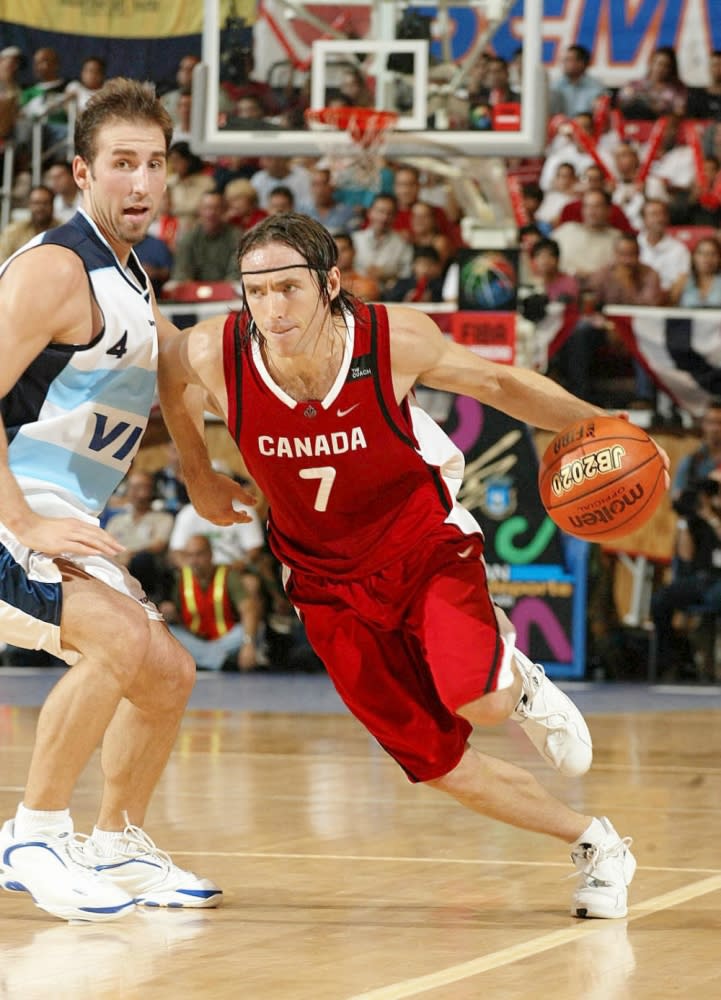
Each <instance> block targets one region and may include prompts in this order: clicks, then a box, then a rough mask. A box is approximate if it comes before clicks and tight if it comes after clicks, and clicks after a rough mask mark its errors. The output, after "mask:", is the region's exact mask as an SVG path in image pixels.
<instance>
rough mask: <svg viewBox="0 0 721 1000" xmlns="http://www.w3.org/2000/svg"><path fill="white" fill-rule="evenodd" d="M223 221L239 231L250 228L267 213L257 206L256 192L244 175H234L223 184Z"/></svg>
mask: <svg viewBox="0 0 721 1000" xmlns="http://www.w3.org/2000/svg"><path fill="white" fill-rule="evenodd" d="M225 203H226V205H227V210H226V213H225V221H226V222H227V223H229V224H230V225H231V226H235V227H236V229H239V230H240V231H241V232H246V230H248V229H252V228H253V226H255V225H256V224H257V223H258V222H260V221H261V220H262V219H265V218H266V216H267V215H268V213H267V212H266V211H265V210H264V209H262V208H260V207H259V206H258V192H257V191H256V190H255V188H254V187H253V185H252V184H251V183H250V181H249V180H248V179H247V178H246V177H236V178H235V179H234V180H232V181H229V182H228V183H227V184H226V186H225Z"/></svg>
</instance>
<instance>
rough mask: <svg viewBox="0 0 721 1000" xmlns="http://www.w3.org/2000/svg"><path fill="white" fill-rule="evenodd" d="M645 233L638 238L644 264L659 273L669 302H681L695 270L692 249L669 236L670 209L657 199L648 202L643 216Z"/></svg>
mask: <svg viewBox="0 0 721 1000" xmlns="http://www.w3.org/2000/svg"><path fill="white" fill-rule="evenodd" d="M641 218H642V221H643V230H642V231H641V233H640V234H639V237H638V245H639V248H640V250H641V261H642V262H643V263H644V264H648V265H649V267H652V268H653V269H654V271H657V272H658V275H659V277H660V279H661V286H662V288H663V290H664V291H665V292H666V295H667V296H668V299H669V301H671V302H678V299H679V297H680V294H681V289H682V288H683V286H684V285H685V284H686V277H687V275H688V273H689V270H690V268H691V254H690V253H689V250H688V247H687V246H686V245H685V244H684V243H682V242H681V240H677V239H676V238H675V237H673V236H669V234H668V232H667V230H668V223H669V215H668V206H667V205H666V203H665V202H663V201H660V200H659V199H657V198H647V199H646V201H645V203H644V206H643V211H642V213H641Z"/></svg>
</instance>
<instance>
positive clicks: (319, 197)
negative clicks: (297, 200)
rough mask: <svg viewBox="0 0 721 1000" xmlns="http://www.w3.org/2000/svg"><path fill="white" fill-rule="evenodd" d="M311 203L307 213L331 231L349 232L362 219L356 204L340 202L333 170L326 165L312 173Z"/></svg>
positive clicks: (356, 226) (355, 227)
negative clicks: (332, 174) (337, 196)
mask: <svg viewBox="0 0 721 1000" xmlns="http://www.w3.org/2000/svg"><path fill="white" fill-rule="evenodd" d="M310 190H311V204H310V205H309V207H308V212H307V214H308V215H309V216H310V217H311V219H315V220H316V222H320V223H321V225H323V226H325V228H326V229H327V230H328V231H329V232H331V233H335V232H339V231H340V232H348V231H350V230H352V229H357V228H358V225H359V223H360V221H361V217H360V214H359V212H358V211H357V207H356V206H355V205H349V204H348V203H347V202H340V201H337V200H336V197H335V186H334V184H333V181H332V177H331V172H330V170H329V169H327V168H325V167H315V168H314V169H313V170H311V175H310Z"/></svg>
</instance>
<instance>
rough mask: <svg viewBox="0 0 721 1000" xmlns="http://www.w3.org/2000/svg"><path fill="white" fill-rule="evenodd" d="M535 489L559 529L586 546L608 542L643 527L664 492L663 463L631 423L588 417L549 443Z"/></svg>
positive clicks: (650, 444)
mask: <svg viewBox="0 0 721 1000" xmlns="http://www.w3.org/2000/svg"><path fill="white" fill-rule="evenodd" d="M538 489H539V491H540V494H541V500H542V502H543V506H544V507H545V508H546V510H547V511H548V516H549V517H550V518H551V520H553V521H554V522H555V523H556V524H557V525H558V527H559V528H562V529H563V530H564V531H566V532H568V534H569V535H575V536H576V537H577V538H584V539H586V540H587V541H592V542H605V541H610V540H612V539H614V538H621V537H622V536H623V535H628V534H629V532H631V531H634V530H635V529H636V528H639V527H640V526H641V525H642V524H645V523H646V521H648V519H649V518H650V517H651V515H652V514H653V512H654V511H655V510H656V508H657V507H658V505H659V502H660V500H661V497H662V496H663V495H664V493H665V492H666V484H665V480H664V465H663V460H662V458H661V456H660V454H659V452H658V449H657V448H656V445H655V444H654V443H653V441H652V440H651V438H650V437H649V436H648V434H647V433H646V432H645V431H644V430H642V429H641V428H640V427H636V426H635V424H631V423H629V422H628V420H621V418H620V417H591V418H589V419H588V420H579V421H578V423H575V424H571V425H570V426H569V427H565V428H564V429H563V430H562V431H560V432H559V433H558V434H557V435H556V436H555V437H554V439H553V440H552V441H551V443H550V444H549V446H548V447H547V448H546V451H545V452H544V455H543V458H542V459H541V464H540V468H539V470H538Z"/></svg>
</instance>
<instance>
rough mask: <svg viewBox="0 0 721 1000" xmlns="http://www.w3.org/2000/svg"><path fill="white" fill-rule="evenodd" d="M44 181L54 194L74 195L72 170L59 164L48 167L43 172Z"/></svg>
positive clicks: (75, 189) (74, 187)
mask: <svg viewBox="0 0 721 1000" xmlns="http://www.w3.org/2000/svg"><path fill="white" fill-rule="evenodd" d="M45 183H46V184H47V186H48V187H49V188H52V189H53V191H54V192H55V194H66V195H74V194H75V192H76V191H77V188H76V186H75V181H74V180H73V175H72V171H70V170H66V169H65V167H63V166H60V164H57V163H56V164H55V166H54V167H50V169H49V170H48V172H47V173H46V174H45Z"/></svg>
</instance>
